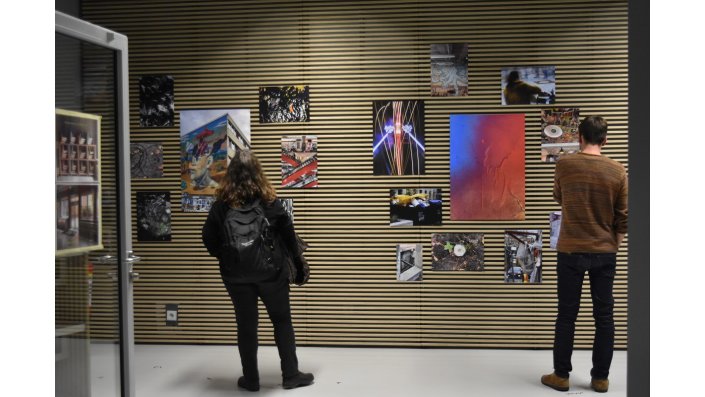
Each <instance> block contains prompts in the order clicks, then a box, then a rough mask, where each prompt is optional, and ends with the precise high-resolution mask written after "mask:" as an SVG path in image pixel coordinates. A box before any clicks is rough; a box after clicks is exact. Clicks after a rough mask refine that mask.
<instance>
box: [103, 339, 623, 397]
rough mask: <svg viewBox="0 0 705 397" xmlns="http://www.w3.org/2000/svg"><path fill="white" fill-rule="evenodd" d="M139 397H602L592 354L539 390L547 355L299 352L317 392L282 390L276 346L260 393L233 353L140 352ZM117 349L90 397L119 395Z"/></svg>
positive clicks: (230, 349) (266, 351) (264, 367)
mask: <svg viewBox="0 0 705 397" xmlns="http://www.w3.org/2000/svg"><path fill="white" fill-rule="evenodd" d="M135 351H136V360H135V376H136V392H137V396H138V397H196V396H204V397H210V396H213V397H219V396H257V395H261V396H272V397H274V396H290V397H293V396H325V397H334V396H335V397H338V396H340V397H343V396H345V397H348V396H350V397H353V396H354V397H360V396H365V397H366V396H384V397H390V396H403V397H416V396H419V397H421V396H424V397H426V396H432V397H445V396H482V397H493V396H502V397H504V396H513V397H514V396H516V397H542V396H547V397H551V396H554V397H559V396H561V395H563V396H575V395H581V396H585V395H595V396H597V395H604V394H598V393H595V392H594V391H592V390H591V389H590V367H591V361H590V357H591V352H589V351H576V352H574V354H573V373H572V374H571V378H570V382H571V387H570V391H569V392H566V393H561V392H558V391H554V390H552V389H549V388H547V387H546V386H543V385H541V383H540V381H539V379H540V376H541V375H542V374H544V373H548V372H551V362H552V360H551V351H548V350H538V351H529V350H476V349H390V348H331V347H299V348H298V349H297V352H298V356H299V366H300V369H301V370H303V371H307V372H313V373H314V375H315V377H316V381H315V383H314V384H313V385H312V386H309V387H304V388H300V389H294V390H283V389H282V387H281V372H280V369H279V356H278V355H277V350H276V348H275V347H273V346H262V347H260V350H259V368H260V377H261V379H260V383H261V389H260V391H259V392H258V393H252V392H248V391H245V390H239V389H238V388H237V387H236V385H235V382H236V380H237V377H238V376H240V375H241V368H240V359H239V356H238V354H237V347H236V346H188V345H187V346H183V345H137V346H136V347H135ZM116 354H117V349H116V347H115V346H113V345H93V346H92V355H91V359H92V363H91V364H92V365H91V379H92V389H93V397H103V396H105V397H111V396H114V395H118V394H116V378H117V377H116V374H117V366H116V365H117V360H116V359H115V357H116ZM626 376H627V354H626V352H624V351H618V352H615V356H614V360H613V362H612V369H611V374H610V390H609V392H608V394H606V395H607V396H615V397H617V396H626Z"/></svg>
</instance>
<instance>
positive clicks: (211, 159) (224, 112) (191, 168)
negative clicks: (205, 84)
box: [181, 109, 250, 212]
mask: <svg viewBox="0 0 705 397" xmlns="http://www.w3.org/2000/svg"><path fill="white" fill-rule="evenodd" d="M249 120H250V111H249V109H202V110H183V111H182V112H181V193H182V194H181V206H182V209H183V211H184V212H208V211H209V210H210V206H211V204H212V203H213V201H215V197H214V195H215V190H216V189H217V188H218V186H219V182H220V181H221V180H222V178H223V177H224V176H225V173H226V170H227V168H228V164H229V163H230V161H229V159H230V158H232V156H234V155H235V153H236V152H237V151H239V150H247V149H250V122H249Z"/></svg>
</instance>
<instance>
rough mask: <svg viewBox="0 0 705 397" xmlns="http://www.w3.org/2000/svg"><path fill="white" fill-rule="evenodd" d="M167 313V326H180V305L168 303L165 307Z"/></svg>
mask: <svg viewBox="0 0 705 397" xmlns="http://www.w3.org/2000/svg"><path fill="white" fill-rule="evenodd" d="M165 311H166V325H169V326H177V325H179V305H177V304H174V303H167V304H166V307H165Z"/></svg>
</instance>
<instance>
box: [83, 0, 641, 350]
mask: <svg viewBox="0 0 705 397" xmlns="http://www.w3.org/2000/svg"><path fill="white" fill-rule="evenodd" d="M83 12H84V15H83V16H84V18H85V19H87V20H89V21H91V22H93V23H96V24H99V25H102V26H105V27H108V28H110V29H113V30H116V31H118V32H120V33H123V34H126V35H127V36H128V38H129V42H130V44H129V48H130V103H131V107H130V116H131V117H130V118H131V140H133V141H160V142H163V145H164V146H163V147H164V178H161V179H150V180H133V182H132V189H133V198H132V199H133V219H134V215H135V214H134V211H135V208H134V202H135V201H134V193H135V192H137V191H144V190H155V189H158V190H168V191H170V192H171V197H172V241H171V242H166V243H142V242H137V241H135V243H134V250H135V252H136V254H137V255H139V256H141V257H142V258H143V261H142V262H140V263H139V264H137V265H136V269H137V271H139V272H140V274H141V275H142V277H141V279H140V280H139V281H138V282H137V283H136V284H135V315H136V318H135V332H136V340H137V342H143V343H147V342H149V343H234V342H235V340H236V339H235V338H236V330H235V325H234V315H233V309H232V306H231V304H230V301H229V299H228V298H227V295H226V293H225V289H224V288H223V286H222V284H221V282H220V278H219V275H218V268H217V264H216V262H215V261H214V260H213V259H212V258H210V257H208V256H207V254H206V252H205V250H204V248H203V247H202V244H201V242H200V227H201V225H202V223H203V221H204V219H205V214H195V213H183V212H181V210H180V203H179V197H180V176H179V128H178V127H179V120H178V112H179V111H180V110H182V109H194V108H249V109H251V123H252V145H253V148H254V149H255V151H256V152H257V153H258V155H259V156H260V159H261V160H262V161H263V163H264V167H265V171H266V172H267V174H268V176H269V178H270V179H271V180H272V181H274V182H278V181H279V180H280V168H279V167H280V165H279V164H280V163H279V153H280V137H281V136H282V135H290V134H311V135H317V136H318V145H319V152H318V155H319V178H320V187H319V188H318V189H312V190H291V189H288V190H287V189H279V194H280V195H281V196H284V197H292V198H294V203H295V204H294V205H295V220H296V227H297V230H298V231H299V232H300V233H301V234H302V236H303V237H304V238H305V239H306V240H307V241H308V242H309V243H310V244H311V248H310V250H309V252H308V255H307V257H308V258H309V262H310V264H311V268H312V272H313V276H312V279H311V282H310V284H309V285H307V286H305V287H301V288H299V287H297V288H293V289H292V309H293V315H294V320H295V326H296V332H297V340H298V343H299V344H304V345H305V344H310V345H325V346H334V345H359V346H408V347H422V346H429V347H431V346H433V347H498V348H501V347H510V348H550V347H551V346H552V341H553V321H554V317H555V307H556V292H555V290H556V285H555V282H556V273H555V263H556V254H555V251H552V250H549V249H545V250H544V270H543V272H544V283H543V284H541V285H530V286H517V285H505V284H503V282H502V269H503V260H504V259H503V255H504V254H503V238H504V234H503V232H504V229H505V228H539V229H542V230H543V233H544V236H545V237H544V242H545V245H546V246H547V242H548V232H549V229H548V214H549V213H550V212H551V211H554V210H557V209H558V206H557V204H555V203H554V202H553V200H552V198H551V189H552V181H553V170H554V166H552V165H548V164H542V163H540V161H539V147H540V131H539V126H540V119H539V109H540V108H539V107H537V106H512V107H501V106H500V105H499V104H500V88H499V87H500V68H502V67H505V66H511V65H556V67H557V98H558V104H557V105H560V106H566V107H571V106H576V107H579V108H580V109H581V116H582V115H587V114H600V115H603V116H605V117H606V118H607V119H608V121H609V122H610V140H609V145H608V146H607V147H606V151H605V152H606V154H607V155H608V156H610V157H612V158H614V159H616V160H618V161H620V162H622V163H623V164H625V165H626V166H628V159H627V147H628V125H627V111H628V103H627V42H628V41H627V4H626V2H625V1H578V0H546V1H434V2H421V1H148V2H145V1H131V0H130V1H104V0H101V1H98V0H85V1H84V2H83ZM446 42H448V43H456V42H467V43H468V44H469V59H470V63H469V73H468V76H469V95H468V96H467V97H452V98H451V97H444V98H439V97H431V96H430V61H429V45H430V44H432V43H446ZM143 74H170V75H173V76H174V79H175V105H176V112H177V117H176V123H175V126H174V127H173V128H140V127H139V110H138V106H139V103H138V101H139V96H138V87H137V81H138V77H139V76H140V75H143ZM289 84H306V85H309V87H310V95H311V122H309V123H303V124H301V123H300V124H277V125H261V124H259V123H258V119H259V117H258V116H259V115H258V87H259V86H263V85H289ZM397 98H400V99H403V98H416V99H423V100H424V101H425V126H426V140H427V142H426V144H427V154H426V170H427V173H426V175H423V176H408V177H373V176H372V155H371V146H372V132H371V126H372V119H371V116H372V101H373V100H376V99H397ZM451 113H525V114H526V220H525V221H521V222H504V221H503V222H457V221H450V219H449V214H450V207H449V198H448V192H449V179H450V178H449V158H448V154H449V147H448V137H449V122H448V116H449V114H451ZM414 186H418V187H438V188H441V189H443V199H444V207H443V211H444V222H443V226H441V227H419V228H410V229H391V228H390V227H389V226H388V219H389V218H388V209H387V195H388V191H389V190H388V189H389V188H395V187H414ZM440 231H444V232H452V231H457V232H460V231H467V232H482V233H485V244H486V250H485V259H486V263H485V269H486V271H485V272H483V273H439V272H432V271H430V263H431V255H430V251H431V250H430V248H431V242H430V240H431V233H433V232H440ZM133 234H134V235H135V236H136V230H135V229H134V226H133ZM416 242H418V243H422V244H423V247H424V270H425V271H424V281H423V282H421V283H415V284H400V283H397V282H396V281H395V245H396V244H397V243H416ZM586 287H587V285H586ZM626 297H627V255H626V250H623V251H622V252H620V254H619V256H618V273H617V277H616V280H615V298H616V309H615V316H616V322H617V340H616V345H617V347H618V348H625V347H626V343H627V340H626V324H627V318H626V313H627V311H626V302H627V301H626ZM166 303H178V304H179V308H180V318H179V326H178V327H167V326H165V324H164V305H165V304H166ZM590 314H591V303H590V300H589V294H588V293H587V292H585V293H584V296H583V305H582V309H581V313H580V316H579V318H578V324H577V330H576V345H577V346H578V347H581V348H589V347H591V344H592V335H593V334H592V318H591V317H590ZM261 316H262V321H261V326H260V327H261V329H262V335H261V340H262V341H263V342H264V343H272V341H273V339H272V332H271V324H270V323H269V322H268V321H266V320H265V315H264V312H262V314H261ZM98 321H99V320H98ZM106 321H107V320H106Z"/></svg>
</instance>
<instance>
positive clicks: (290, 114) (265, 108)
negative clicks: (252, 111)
mask: <svg viewBox="0 0 705 397" xmlns="http://www.w3.org/2000/svg"><path fill="white" fill-rule="evenodd" d="M309 112H310V102H309V93H308V86H307V85H290V86H284V87H260V88H259V122H260V123H297V122H304V121H310V119H311V117H310V114H309Z"/></svg>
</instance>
